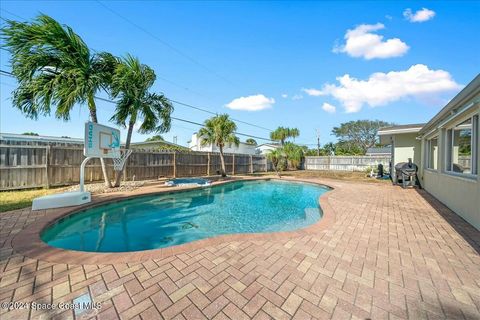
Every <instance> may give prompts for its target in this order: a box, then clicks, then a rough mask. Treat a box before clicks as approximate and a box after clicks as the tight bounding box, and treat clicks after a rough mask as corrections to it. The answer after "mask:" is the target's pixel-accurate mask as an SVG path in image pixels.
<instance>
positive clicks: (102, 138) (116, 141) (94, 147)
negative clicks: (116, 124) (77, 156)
mask: <svg viewBox="0 0 480 320" xmlns="http://www.w3.org/2000/svg"><path fill="white" fill-rule="evenodd" d="M83 154H84V155H85V156H86V157H96V158H117V157H119V156H120V130H118V129H115V128H111V127H107V126H104V125H101V124H98V123H94V122H87V123H85V147H84V149H83Z"/></svg>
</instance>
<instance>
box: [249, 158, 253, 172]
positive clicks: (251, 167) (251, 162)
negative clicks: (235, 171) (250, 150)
mask: <svg viewBox="0 0 480 320" xmlns="http://www.w3.org/2000/svg"><path fill="white" fill-rule="evenodd" d="M250 173H253V157H252V155H250Z"/></svg>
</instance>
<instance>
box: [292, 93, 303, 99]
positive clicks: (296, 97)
mask: <svg viewBox="0 0 480 320" xmlns="http://www.w3.org/2000/svg"><path fill="white" fill-rule="evenodd" d="M302 99H303V96H302V95H301V94H296V95H294V96H293V97H292V100H302Z"/></svg>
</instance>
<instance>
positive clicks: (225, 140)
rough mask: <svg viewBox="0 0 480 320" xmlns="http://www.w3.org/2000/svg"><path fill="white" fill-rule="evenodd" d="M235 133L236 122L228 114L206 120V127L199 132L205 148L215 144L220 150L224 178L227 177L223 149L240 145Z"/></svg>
mask: <svg viewBox="0 0 480 320" xmlns="http://www.w3.org/2000/svg"><path fill="white" fill-rule="evenodd" d="M235 131H237V125H236V124H235V122H233V121H232V120H230V117H229V116H228V114H221V115H217V116H214V117H212V118H210V119H207V120H205V125H204V127H203V128H201V129H200V130H199V132H198V135H199V137H200V138H201V139H202V140H201V141H202V142H201V144H202V145H203V146H206V145H208V144H213V145H215V146H217V147H218V148H219V150H220V161H221V163H222V176H223V177H224V176H226V172H225V171H226V169H225V158H224V156H223V148H224V147H225V146H228V145H231V144H234V145H236V146H238V145H239V144H240V139H239V138H238V137H237V136H236V135H235Z"/></svg>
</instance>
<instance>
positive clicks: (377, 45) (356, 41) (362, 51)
mask: <svg viewBox="0 0 480 320" xmlns="http://www.w3.org/2000/svg"><path fill="white" fill-rule="evenodd" d="M382 29H385V26H384V25H383V24H382V23H377V24H361V25H359V26H357V27H356V28H355V29H350V30H347V33H346V34H345V36H344V38H345V44H344V45H341V46H335V47H334V48H333V52H335V53H338V52H344V53H346V54H348V55H349V56H351V57H355V58H359V57H362V58H365V59H367V60H370V59H375V58H379V59H385V58H392V57H400V56H403V55H404V54H405V53H406V52H407V51H408V49H409V47H408V45H407V44H406V43H405V42H403V41H402V40H400V39H398V38H392V39H387V40H383V36H381V35H378V34H376V33H373V32H374V31H378V30H382Z"/></svg>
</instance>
